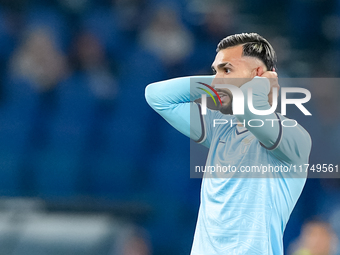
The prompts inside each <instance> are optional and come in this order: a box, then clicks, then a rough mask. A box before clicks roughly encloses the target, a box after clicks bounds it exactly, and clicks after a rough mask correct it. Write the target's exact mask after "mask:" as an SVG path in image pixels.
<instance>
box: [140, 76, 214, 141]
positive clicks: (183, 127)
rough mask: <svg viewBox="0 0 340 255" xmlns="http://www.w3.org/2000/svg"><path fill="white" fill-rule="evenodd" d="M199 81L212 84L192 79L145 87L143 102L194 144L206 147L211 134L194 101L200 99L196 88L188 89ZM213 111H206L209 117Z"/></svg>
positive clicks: (199, 91)
mask: <svg viewBox="0 0 340 255" xmlns="http://www.w3.org/2000/svg"><path fill="white" fill-rule="evenodd" d="M191 78H195V80H197V79H199V78H202V79H204V80H205V82H207V79H209V80H210V81H212V79H213V76H201V77H198V76H195V77H183V78H176V79H170V80H166V81H161V82H156V83H152V84H150V85H148V86H147V87H146V89H145V98H146V101H147V102H148V104H149V105H150V106H151V107H152V108H153V109H154V110H155V111H156V112H157V113H159V114H160V115H161V116H162V117H163V118H164V119H165V120H166V121H167V122H168V123H169V124H170V125H172V126H173V127H174V128H176V129H177V130H178V131H179V132H181V133H182V134H184V135H186V136H188V137H190V138H191V139H193V140H194V141H196V142H198V143H202V144H203V145H205V146H207V147H208V146H209V145H210V142H209V141H211V136H212V130H211V129H210V128H207V125H206V121H205V117H203V116H202V115H201V106H200V104H197V103H195V102H194V100H196V99H198V98H200V97H201V93H202V91H201V90H199V89H198V87H200V85H197V86H190V79H191ZM212 113H213V111H211V110H209V109H207V115H206V116H209V115H211V114H212Z"/></svg>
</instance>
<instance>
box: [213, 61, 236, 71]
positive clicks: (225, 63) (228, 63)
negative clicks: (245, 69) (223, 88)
mask: <svg viewBox="0 0 340 255" xmlns="http://www.w3.org/2000/svg"><path fill="white" fill-rule="evenodd" d="M226 65H229V66H233V65H232V64H231V63H230V62H224V63H221V64H218V65H217V69H221V68H223V67H224V66H226ZM211 69H212V70H215V67H214V66H211Z"/></svg>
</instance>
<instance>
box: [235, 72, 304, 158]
mask: <svg viewBox="0 0 340 255" xmlns="http://www.w3.org/2000/svg"><path fill="white" fill-rule="evenodd" d="M249 88H251V90H252V104H253V107H254V108H255V109H256V110H262V111H264V110H269V109H270V108H271V106H270V105H269V102H268V94H269V92H270V83H269V80H268V79H267V78H261V77H255V78H254V79H253V80H252V81H250V82H248V83H246V84H244V85H242V86H241V90H242V92H243V94H244V102H245V107H244V110H245V111H244V115H236V118H237V119H238V120H239V121H241V122H244V123H245V125H246V128H247V129H248V130H249V131H250V132H252V133H253V134H254V136H255V137H256V138H257V139H258V140H259V141H260V143H261V146H263V147H264V148H266V149H267V150H268V151H270V153H272V154H273V155H274V156H275V157H277V158H278V159H280V160H283V161H285V162H287V163H302V162H304V163H306V162H308V158H309V154H310V150H311V138H310V136H309V134H308V132H307V131H306V130H305V129H304V128H303V127H301V126H300V125H299V124H298V123H297V122H295V121H294V123H295V124H294V123H293V124H292V123H289V125H283V122H284V121H287V120H288V119H287V118H285V117H283V116H281V115H280V114H278V113H276V112H273V113H271V114H269V115H257V114H254V113H252V112H251V111H250V110H249V104H248V89H249ZM249 121H250V122H249ZM251 122H253V124H254V125H252V124H251ZM255 123H256V125H255ZM258 123H261V124H262V123H263V125H262V126H260V127H259V124H258Z"/></svg>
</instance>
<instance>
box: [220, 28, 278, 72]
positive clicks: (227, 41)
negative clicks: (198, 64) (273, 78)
mask: <svg viewBox="0 0 340 255" xmlns="http://www.w3.org/2000/svg"><path fill="white" fill-rule="evenodd" d="M237 45H243V56H249V57H255V58H258V59H260V60H261V61H262V62H263V63H264V64H265V66H266V67H267V70H269V71H271V70H273V68H275V66H276V53H275V51H274V49H273V47H272V46H271V45H270V43H269V42H268V41H267V40H266V39H264V38H263V37H262V36H260V35H259V34H257V33H242V34H235V35H230V36H228V37H226V38H224V39H222V40H221V41H220V42H219V44H218V45H217V49H216V51H217V52H219V51H220V50H223V49H226V48H229V47H233V46H237Z"/></svg>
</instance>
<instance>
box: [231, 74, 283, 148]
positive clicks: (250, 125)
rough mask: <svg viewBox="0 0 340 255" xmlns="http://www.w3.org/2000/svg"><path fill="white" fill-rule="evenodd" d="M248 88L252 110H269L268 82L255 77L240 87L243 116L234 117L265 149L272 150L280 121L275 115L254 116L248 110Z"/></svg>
mask: <svg viewBox="0 0 340 255" xmlns="http://www.w3.org/2000/svg"><path fill="white" fill-rule="evenodd" d="M249 88H251V90H252V95H250V96H251V97H252V105H253V108H255V109H256V110H259V111H266V110H269V109H270V108H271V106H270V104H269V102H268V94H269V92H270V84H269V80H268V79H266V78H260V77H256V78H254V79H253V80H252V81H250V82H247V83H246V84H244V85H243V86H241V90H242V92H243V94H244V103H245V105H244V115H236V117H237V119H238V120H239V121H240V122H242V123H243V122H244V123H245V126H246V128H247V129H248V130H249V131H250V132H252V133H253V134H254V135H255V136H256V137H257V138H258V139H259V141H260V142H261V143H262V144H263V145H265V146H266V147H267V148H272V147H273V146H274V145H275V144H276V143H277V142H278V139H279V135H280V125H281V124H280V119H279V118H278V115H276V114H275V113H271V114H268V115H257V114H254V113H253V112H252V111H251V110H250V107H249V104H248V101H249V100H248V96H249V95H248V90H249ZM253 120H254V121H253ZM262 123H263V125H262ZM261 125H262V126H261ZM259 126H261V127H259Z"/></svg>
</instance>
